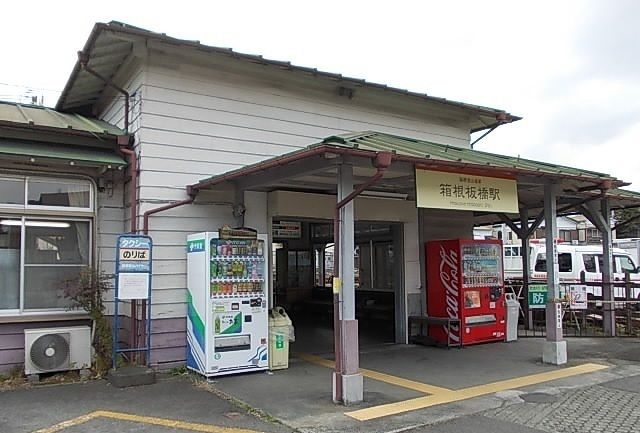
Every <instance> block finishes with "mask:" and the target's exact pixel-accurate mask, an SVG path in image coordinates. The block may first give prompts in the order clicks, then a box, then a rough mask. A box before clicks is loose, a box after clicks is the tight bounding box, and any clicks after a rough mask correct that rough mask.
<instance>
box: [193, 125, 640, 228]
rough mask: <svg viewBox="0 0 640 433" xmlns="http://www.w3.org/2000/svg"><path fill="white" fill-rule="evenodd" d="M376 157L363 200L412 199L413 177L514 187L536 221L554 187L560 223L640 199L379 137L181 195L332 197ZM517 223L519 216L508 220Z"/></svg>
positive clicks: (586, 173)
mask: <svg viewBox="0 0 640 433" xmlns="http://www.w3.org/2000/svg"><path fill="white" fill-rule="evenodd" d="M379 152H390V153H391V154H392V162H391V165H390V166H389V167H388V168H387V169H386V170H385V173H384V176H383V177H382V178H381V179H380V180H379V181H378V182H376V183H375V185H373V186H372V187H371V188H370V190H366V191H365V194H369V195H377V196H381V197H390V198H397V199H406V200H415V199H416V183H415V172H416V169H424V170H434V171H443V172H449V173H460V174H469V175H477V176H489V177H491V176H495V177H500V178H507V179H515V180H516V182H517V196H518V207H519V208H520V209H522V208H524V209H527V211H528V214H529V215H531V216H535V215H536V214H542V212H543V209H544V186H545V185H546V184H549V183H555V184H557V185H558V188H557V189H558V194H557V206H558V214H559V215H570V214H575V213H580V206H582V205H584V204H585V203H587V202H589V201H593V200H598V199H602V198H607V199H608V201H609V204H610V207H611V209H620V208H631V207H640V193H637V192H633V191H629V190H624V189H621V187H623V186H627V185H629V184H628V183H625V182H624V181H622V180H620V179H617V178H616V177H614V176H612V175H609V174H606V173H599V172H594V171H591V170H583V169H579V168H573V167H567V166H562V165H557V164H552V163H547V162H542V161H534V160H530V159H524V158H520V157H512V156H506V155H500V154H495V153H489V152H483V151H479V150H474V149H466V148H459V147H453V146H447V145H442V144H437V143H431V142H428V141H423V140H417V139H413V138H407V137H400V136H395V135H391V134H386V133H381V132H361V133H355V134H347V135H337V136H331V137H328V138H326V139H324V140H323V141H322V142H320V143H317V144H313V145H311V146H308V147H306V148H303V149H300V150H296V151H293V152H290V153H287V154H284V155H281V156H278V157H275V158H271V159H268V160H265V161H262V162H259V163H256V164H252V165H248V166H245V167H243V168H240V169H237V170H233V171H229V172H227V173H224V174H221V175H216V176H212V177H210V178H206V179H203V180H201V181H200V182H198V183H195V184H193V185H190V186H188V187H187V190H188V193H189V194H190V195H191V196H192V197H194V196H196V195H197V194H198V193H199V192H200V191H203V190H224V189H235V190H244V191H263V192H269V191H275V190H287V191H298V192H308V193H320V194H336V188H337V186H336V185H337V181H336V179H337V166H338V165H339V164H340V163H345V162H348V163H350V164H352V165H353V166H354V183H355V185H358V184H361V183H364V182H365V181H366V180H367V179H369V178H370V177H371V176H373V175H374V174H375V173H376V168H375V167H374V165H373V162H374V160H375V158H376V156H377V155H378V153H379ZM508 217H509V218H512V219H518V218H519V216H518V214H513V215H509V216H508ZM503 220H504V215H502V217H501V216H500V215H498V214H496V213H491V212H478V211H474V221H475V224H477V225H482V224H491V223H498V222H502V221H503Z"/></svg>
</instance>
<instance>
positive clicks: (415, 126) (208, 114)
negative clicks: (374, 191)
mask: <svg viewBox="0 0 640 433" xmlns="http://www.w3.org/2000/svg"><path fill="white" fill-rule="evenodd" d="M245 72H247V71H244V70H243V73H242V75H241V74H238V73H232V72H230V71H229V70H228V68H227V69H225V67H223V66H221V67H220V68H216V67H203V66H195V65H194V64H189V62H188V61H185V60H180V59H177V58H176V57H171V56H167V55H164V54H162V53H158V52H156V51H151V54H150V58H149V62H148V65H147V66H146V70H145V73H144V82H143V83H142V86H141V90H140V91H139V92H138V94H139V95H141V98H142V100H141V103H140V111H141V117H140V121H139V130H138V132H137V137H138V140H139V142H140V146H141V147H140V148H141V154H142V159H141V165H140V180H139V182H140V183H139V185H140V199H141V213H142V212H144V210H146V209H151V208H153V207H156V206H159V205H162V204H166V203H167V202H170V201H176V200H183V199H185V198H187V196H186V193H185V186H186V185H188V184H192V183H195V182H197V181H199V180H201V179H203V178H206V177H210V176H213V175H217V174H221V173H224V172H227V171H229V170H233V169H237V168H240V167H242V166H244V165H247V164H252V163H255V162H259V161H261V160H264V159H267V158H270V157H273V156H277V155H281V154H283V153H287V152H290V151H293V150H295V149H299V148H301V147H304V146H307V145H310V144H313V143H317V142H319V141H320V140H322V139H323V138H325V137H328V136H330V135H334V134H343V133H347V132H354V131H365V130H376V131H382V132H389V133H393V134H398V135H404V136H410V137H415V138H421V139H425V140H430V141H434V142H438V143H443V144H449V145H453V146H461V147H468V145H469V133H468V127H467V126H466V125H468V119H467V117H466V114H465V115H458V118H455V116H454V117H452V115H451V113H448V114H447V116H444V115H443V118H439V117H437V116H429V115H426V114H425V113H426V111H425V112H418V110H415V109H414V105H416V104H417V102H415V101H410V100H409V99H408V98H406V99H405V101H406V104H407V107H409V108H393V109H390V108H387V109H384V108H381V107H380V105H379V104H377V105H376V104H375V103H372V102H370V101H368V100H367V101H368V102H358V98H354V99H353V100H349V99H347V98H344V97H340V96H339V95H337V93H330V92H327V91H326V89H325V88H324V87H323V86H325V87H326V85H325V84H323V86H313V85H310V86H309V87H308V88H300V87H299V85H298V84H295V85H290V84H288V82H287V79H284V80H282V79H281V80H280V81H278V80H277V79H276V81H273V80H271V81H270V78H269V77H266V76H265V75H264V74H262V75H261V74H260V73H258V74H253V73H252V72H251V71H249V72H247V73H245ZM278 76H281V74H278ZM265 77H266V78H265ZM365 99H366V98H363V100H365ZM445 117H446V119H445ZM246 198H247V203H246V205H247V214H246V219H245V222H246V224H253V225H255V226H256V227H257V228H259V229H260V230H262V228H264V229H268V228H269V220H268V219H263V218H261V217H260V216H259V215H263V216H264V215H266V213H265V201H266V200H265V197H264V196H260V195H251V194H247V197H246ZM199 200H200V199H199ZM231 202H232V198H227V200H226V201H225V203H222V204H220V203H218V204H214V205H197V206H196V205H192V206H186V207H184V208H179V209H175V210H172V211H169V212H164V213H161V214H158V215H156V216H153V217H152V218H151V224H150V226H151V230H150V234H151V236H152V237H153V238H154V240H155V252H154V254H155V257H156V261H157V262H158V263H157V265H155V267H154V290H156V291H157V294H155V293H154V310H153V315H154V317H166V318H169V317H183V316H184V314H185V304H184V291H185V289H184V288H185V285H186V269H185V263H186V262H185V247H184V244H185V238H186V235H187V234H188V233H192V232H196V231H204V230H216V229H218V228H219V227H220V226H221V225H222V224H224V223H228V224H233V221H234V220H233V217H232V215H231V206H230V205H231ZM371 203H375V204H371ZM379 204H380V202H379V201H378V200H373V201H371V202H370V203H369V204H367V203H365V202H360V201H359V202H357V203H356V208H357V209H358V208H360V209H363V208H365V207H367V208H377V207H384V206H378V205H379ZM407 212H408V214H404V215H403V216H398V214H397V212H389V213H388V214H387V215H384V218H382V217H381V219H384V220H386V221H403V222H405V223H406V224H405V231H404V232H405V257H406V259H407V261H406V265H405V266H406V268H407V269H406V270H405V274H406V279H405V285H406V288H407V291H414V292H415V291H419V286H420V284H419V270H418V268H419V264H418V263H419V259H418V254H417V251H418V246H417V244H416V240H417V238H418V236H417V216H416V215H417V213H416V210H415V206H411V209H410V210H408V211H407ZM310 216H315V217H319V216H320V215H310ZM367 219H371V218H370V217H368V218H367Z"/></svg>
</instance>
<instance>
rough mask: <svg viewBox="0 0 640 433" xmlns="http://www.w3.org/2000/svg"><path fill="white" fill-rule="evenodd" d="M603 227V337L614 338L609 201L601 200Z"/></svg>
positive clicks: (614, 319)
mask: <svg viewBox="0 0 640 433" xmlns="http://www.w3.org/2000/svg"><path fill="white" fill-rule="evenodd" d="M600 206H601V211H602V217H603V226H602V227H600V230H601V232H602V300H603V301H604V305H603V307H602V309H603V313H604V314H603V318H602V321H603V327H604V335H606V336H608V337H615V336H616V314H615V305H614V304H613V302H612V301H613V288H612V284H611V282H612V281H613V272H612V270H613V256H612V253H611V209H610V207H609V200H608V199H606V198H603V199H602V200H601V202H600Z"/></svg>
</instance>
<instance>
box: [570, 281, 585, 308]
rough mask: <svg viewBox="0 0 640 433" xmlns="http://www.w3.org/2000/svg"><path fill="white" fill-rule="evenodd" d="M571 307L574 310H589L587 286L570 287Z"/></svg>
mask: <svg viewBox="0 0 640 433" xmlns="http://www.w3.org/2000/svg"><path fill="white" fill-rule="evenodd" d="M567 295H568V297H569V306H570V308H571V309H572V310H586V309H587V286H581V285H573V286H569V293H568V294H567Z"/></svg>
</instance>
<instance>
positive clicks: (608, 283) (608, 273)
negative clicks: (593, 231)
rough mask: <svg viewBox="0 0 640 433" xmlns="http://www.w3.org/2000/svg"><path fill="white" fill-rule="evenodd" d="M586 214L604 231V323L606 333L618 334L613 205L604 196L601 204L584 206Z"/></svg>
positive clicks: (608, 335) (610, 334) (607, 334)
mask: <svg viewBox="0 0 640 433" xmlns="http://www.w3.org/2000/svg"><path fill="white" fill-rule="evenodd" d="M582 211H583V213H584V216H586V217H587V219H588V220H589V221H591V223H592V224H593V225H594V226H596V227H597V228H598V230H600V233H602V269H601V271H602V300H603V301H604V305H603V306H602V313H603V314H602V325H603V331H604V335H606V336H607V337H615V336H616V317H615V305H614V304H613V302H612V301H613V300H614V296H613V295H614V293H613V286H612V281H613V256H612V254H611V248H612V246H611V207H610V205H609V200H608V199H606V198H602V199H601V200H600V206H598V205H597V203H596V202H589V203H586V204H585V205H584V206H582Z"/></svg>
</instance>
